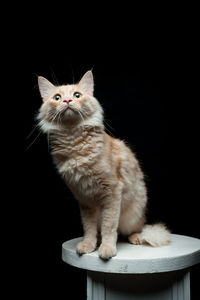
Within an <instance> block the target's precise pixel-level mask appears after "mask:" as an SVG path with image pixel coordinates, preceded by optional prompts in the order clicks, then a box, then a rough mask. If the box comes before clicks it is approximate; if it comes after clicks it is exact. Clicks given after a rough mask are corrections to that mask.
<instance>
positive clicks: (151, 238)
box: [128, 223, 171, 247]
mask: <svg viewBox="0 0 200 300" xmlns="http://www.w3.org/2000/svg"><path fill="white" fill-rule="evenodd" d="M128 239H129V242H130V243H132V244H137V245H138V244H140V245H141V244H146V243H147V244H149V245H151V246H153V247H160V246H165V245H168V244H169V243H170V241H171V237H170V232H169V230H168V229H167V228H166V226H165V225H164V224H162V223H158V224H154V225H144V227H143V229H142V231H141V232H140V233H134V234H132V235H130V236H129V237H128Z"/></svg>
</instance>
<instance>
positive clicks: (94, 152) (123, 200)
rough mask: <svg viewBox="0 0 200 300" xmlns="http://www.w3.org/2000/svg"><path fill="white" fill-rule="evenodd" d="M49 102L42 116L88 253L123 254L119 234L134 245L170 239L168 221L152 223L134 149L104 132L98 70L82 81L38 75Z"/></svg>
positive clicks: (107, 256)
mask: <svg viewBox="0 0 200 300" xmlns="http://www.w3.org/2000/svg"><path fill="white" fill-rule="evenodd" d="M38 86H39V90H40V94H41V98H42V100H43V104H42V105H41V107H40V109H39V113H38V115H37V119H38V121H39V126H40V128H41V130H42V131H43V132H44V133H47V134H48V137H49V140H50V145H51V154H52V157H53V162H54V163H55V166H56V168H57V170H58V172H59V173H60V174H61V175H62V176H63V178H64V181H65V183H66V184H67V186H68V187H69V189H70V190H71V191H72V193H73V195H74V197H75V198H76V199H77V200H78V202H79V205H80V213H81V219H82V224H83V230H84V237H83V240H82V241H81V242H80V243H79V244H78V245H77V249H76V250H77V253H78V254H80V255H82V254H85V253H90V252H93V251H95V250H96V248H97V241H98V234H100V237H101V243H100V246H99V249H98V254H99V257H100V258H102V259H105V260H107V259H110V258H112V257H113V256H115V255H116V254H117V248H116V242H117V238H118V234H121V235H123V236H126V237H128V241H129V242H130V243H132V244H137V245H138V244H139V245H141V244H149V245H151V246H163V245H167V244H169V243H170V232H169V230H168V229H167V228H166V227H165V225H164V224H162V223H158V224H154V225H147V224H146V223H145V222H146V218H145V210H146V205H147V192H146V186H145V182H144V176H143V173H142V171H141V168H140V165H139V163H138V160H137V159H136V157H135V155H134V153H133V152H132V150H131V149H130V148H129V147H128V146H127V145H126V144H125V143H124V142H123V141H121V140H119V139H116V138H113V137H111V136H109V135H108V134H107V133H106V132H105V131H104V123H103V109H102V106H101V105H100V103H99V101H98V100H97V99H96V98H95V97H94V95H93V92H94V78H93V74H92V71H88V72H86V73H85V74H84V75H83V77H82V78H81V80H80V81H79V82H78V83H77V84H68V85H61V86H55V85H53V84H52V83H51V82H49V81H48V80H47V79H46V78H44V77H42V76H39V77H38Z"/></svg>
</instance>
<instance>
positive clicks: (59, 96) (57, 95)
mask: <svg viewBox="0 0 200 300" xmlns="http://www.w3.org/2000/svg"><path fill="white" fill-rule="evenodd" d="M60 98H61V95H60V94H56V95H55V96H54V97H53V99H54V100H56V101H58V100H60Z"/></svg>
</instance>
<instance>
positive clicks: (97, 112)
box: [37, 71, 103, 132]
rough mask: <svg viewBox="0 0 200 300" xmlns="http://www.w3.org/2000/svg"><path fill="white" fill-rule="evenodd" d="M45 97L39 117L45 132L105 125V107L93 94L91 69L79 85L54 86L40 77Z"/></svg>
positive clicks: (41, 91)
mask: <svg viewBox="0 0 200 300" xmlns="http://www.w3.org/2000/svg"><path fill="white" fill-rule="evenodd" d="M38 86H39V90H40V94H41V97H42V100H43V103H42V105H41V108H40V111H39V114H38V116H37V119H38V120H39V121H40V122H39V124H40V126H41V129H42V130H43V131H44V132H49V131H52V130H60V129H62V128H71V127H75V126H84V125H90V126H103V111H102V108H101V106H100V104H99V102H98V101H97V99H96V98H94V96H93V91H94V79H93V74H92V72H91V71H88V72H86V73H85V74H84V76H83V77H82V78H81V80H80V81H79V82H78V83H77V84H68V85H61V86H55V85H53V84H52V83H51V82H49V81H48V80H47V79H46V78H44V77H41V76H39V77H38Z"/></svg>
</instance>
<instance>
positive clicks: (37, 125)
mask: <svg viewBox="0 0 200 300" xmlns="http://www.w3.org/2000/svg"><path fill="white" fill-rule="evenodd" d="M38 127H39V124H36V125H35V126H34V127H33V129H32V130H31V132H30V133H29V134H28V135H27V137H26V140H28V139H29V138H30V137H31V135H32V134H33V132H34V131H35V130H36V129H38Z"/></svg>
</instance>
